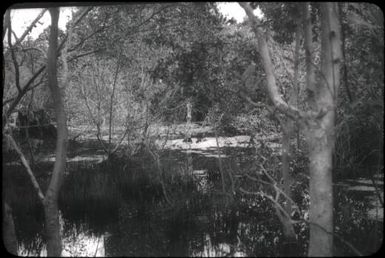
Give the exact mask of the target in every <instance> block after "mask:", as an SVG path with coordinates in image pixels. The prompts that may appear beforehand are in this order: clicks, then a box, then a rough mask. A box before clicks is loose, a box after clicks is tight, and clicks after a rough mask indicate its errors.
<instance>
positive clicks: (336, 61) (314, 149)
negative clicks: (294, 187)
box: [307, 3, 341, 257]
mask: <svg viewBox="0 0 385 258" xmlns="http://www.w3.org/2000/svg"><path fill="white" fill-rule="evenodd" d="M321 28H322V32H321V73H322V74H321V76H320V78H318V82H317V86H316V87H315V92H314V96H315V101H314V102H313V103H314V107H313V108H315V109H316V110H321V109H323V110H325V111H326V114H325V115H323V116H320V117H316V118H315V119H314V120H313V121H310V123H309V126H308V130H307V141H308V143H309V160H310V200H311V201H310V212H309V214H310V218H309V219H310V243H309V253H308V255H309V256H322V257H324V256H332V255H333V230H334V228H333V182H332V156H333V148H334V142H335V125H334V119H335V109H336V100H337V92H338V87H339V81H340V70H339V68H340V62H341V40H340V27H339V19H338V5H337V3H322V4H321Z"/></svg>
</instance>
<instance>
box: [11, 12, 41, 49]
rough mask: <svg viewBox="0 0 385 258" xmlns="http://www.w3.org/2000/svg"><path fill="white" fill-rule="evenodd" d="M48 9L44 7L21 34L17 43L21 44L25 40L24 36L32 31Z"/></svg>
mask: <svg viewBox="0 0 385 258" xmlns="http://www.w3.org/2000/svg"><path fill="white" fill-rule="evenodd" d="M46 11H47V9H43V10H42V11H41V12H40V13H39V15H38V16H37V17H36V18H35V20H33V22H32V23H31V25H29V26H28V28H27V29H26V30H25V31H24V33H23V34H22V35H21V37H20V38H19V39H18V40H17V41H16V43H15V45H18V44H21V42H22V41H23V40H24V38H25V37H26V36H27V35H28V34H29V33H30V32H31V31H32V29H33V27H35V25H36V23H37V22H38V21H39V20H40V19H41V17H43V15H44V13H45V12H46Z"/></svg>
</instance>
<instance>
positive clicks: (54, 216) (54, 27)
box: [44, 8, 67, 256]
mask: <svg viewBox="0 0 385 258" xmlns="http://www.w3.org/2000/svg"><path fill="white" fill-rule="evenodd" d="M49 12H50V14H51V32H50V37H49V47H48V56H47V75H48V85H49V89H50V91H51V94H52V98H53V102H54V103H55V115H56V121H57V141H56V161H55V165H54V169H53V172H52V177H51V181H50V183H49V186H48V189H47V192H46V195H45V200H44V212H45V223H46V224H45V227H46V237H47V255H48V256H60V255H61V251H62V246H61V236H60V223H59V210H58V202H57V201H58V196H59V191H60V187H61V183H62V179H63V174H64V170H65V164H66V150H67V118H66V113H65V110H64V104H63V99H62V96H61V92H60V88H59V87H58V80H57V71H56V69H57V47H58V43H57V42H58V20H59V9H58V8H50V9H49Z"/></svg>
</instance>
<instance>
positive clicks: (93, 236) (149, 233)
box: [3, 148, 382, 256]
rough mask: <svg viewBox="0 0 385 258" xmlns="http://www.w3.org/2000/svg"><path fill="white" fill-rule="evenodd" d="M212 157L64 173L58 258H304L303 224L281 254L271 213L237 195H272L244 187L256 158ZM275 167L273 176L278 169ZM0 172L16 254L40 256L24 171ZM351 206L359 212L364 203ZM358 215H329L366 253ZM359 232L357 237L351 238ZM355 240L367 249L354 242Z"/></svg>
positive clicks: (37, 221)
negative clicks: (244, 191)
mask: <svg viewBox="0 0 385 258" xmlns="http://www.w3.org/2000/svg"><path fill="white" fill-rule="evenodd" d="M216 154H217V152H216V151H215V150H213V151H212V153H211V154H210V155H208V154H207V153H206V155H202V153H197V152H195V153H194V152H192V153H186V152H182V151H176V150H169V151H165V152H163V153H162V154H161V155H160V159H159V161H160V162H159V164H157V162H155V161H154V159H153V156H151V155H150V154H146V153H143V154H142V155H140V157H137V158H133V159H131V160H124V161H122V160H121V159H116V160H113V161H110V162H109V163H106V162H104V163H101V164H92V163H91V162H79V163H76V164H72V165H70V166H68V171H67V173H66V175H65V180H64V184H63V186H62V190H61V195H60V200H59V207H60V221H61V226H62V234H63V249H64V250H63V255H64V256H282V255H287V254H292V255H299V256H304V255H306V251H307V241H308V227H307V225H306V223H305V222H304V223H297V224H296V225H295V231H296V233H297V236H298V239H297V240H298V241H297V242H298V243H297V244H296V245H295V246H291V247H290V250H288V247H287V244H285V243H284V241H283V238H282V229H281V225H280V222H279V220H278V218H277V216H276V215H275V209H274V207H273V205H272V203H271V202H270V201H269V200H267V199H266V198H263V197H261V196H260V195H247V194H242V193H241V192H240V191H239V189H240V188H242V189H247V190H248V191H264V192H267V193H268V192H269V191H271V190H269V189H264V188H263V186H261V185H259V184H258V183H256V182H254V181H251V180H250V179H248V178H247V177H245V173H248V174H250V175H253V173H254V174H255V175H257V174H258V173H257V164H256V162H258V159H255V149H248V148H227V149H222V153H221V162H219V160H218V158H217V157H216ZM271 162H272V161H271ZM275 163H276V166H279V160H278V159H277V160H275ZM220 167H221V169H219V168H220ZM5 168H6V169H5V170H4V171H6V172H5V173H4V175H3V186H4V190H3V198H6V199H7V200H8V201H9V203H10V206H11V207H12V208H13V214H14V219H15V226H16V232H17V237H18V241H19V254H20V255H28V256H31V255H44V254H46V253H45V252H46V251H45V241H44V230H43V224H44V214H43V209H42V207H41V204H40V203H39V201H38V199H37V197H36V194H35V191H34V189H33V188H32V186H31V183H30V181H29V179H28V177H27V175H26V173H25V171H24V168H23V167H21V166H6V167H5ZM51 169H52V163H41V164H39V165H37V166H36V167H35V168H34V171H35V173H36V176H37V178H38V181H39V183H40V184H41V186H42V188H43V191H44V190H45V189H44V188H45V187H46V185H47V183H48V179H49V177H48V176H47V171H50V170H51ZM221 171H222V172H221ZM302 181H303V182H300V181H299V182H298V184H297V185H296V188H295V191H294V197H295V201H296V202H297V204H298V208H297V216H302V217H306V216H307V214H306V212H307V209H308V204H309V198H308V195H307V191H306V187H305V185H306V184H307V182H306V180H305V179H303V180H302ZM339 196H341V197H339ZM336 198H337V203H338V202H339V200H340V201H341V202H344V203H349V202H350V201H351V200H352V198H354V196H353V195H349V194H348V192H346V193H345V192H343V194H339V195H338V196H337V197H336ZM357 203H358V202H357ZM359 203H361V204H362V205H364V206H365V201H363V200H361V202H359ZM361 204H360V205H361ZM357 205H358V204H357ZM364 206H362V207H361V206H360V207H359V208H357V210H355V212H356V213H357V218H361V221H360V222H359V224H357V225H355V224H354V223H353V222H349V221H348V220H347V219H345V217H343V216H342V215H341V214H342V213H343V212H344V210H343V208H337V209H336V218H338V221H337V223H339V227H338V228H339V230H340V232H344V231H346V232H348V231H347V230H348V229H349V230H350V231H349V232H350V233H347V234H348V235H349V234H350V236H351V235H352V233H353V234H356V235H353V236H352V237H350V239H349V241H350V242H353V243H356V242H357V243H359V245H360V246H356V247H357V248H358V249H359V250H360V251H363V252H364V253H370V252H373V251H376V249H377V248H378V246H379V244H381V242H382V222H376V221H375V220H369V219H365V218H364V217H365V216H366V215H365V214H366V213H365V212H367V209H368V208H367V207H366V206H365V207H364ZM341 207H343V205H341ZM354 207H355V206H354ZM360 216H361V217H360ZM362 225H364V227H365V228H364V229H360V227H361V226H362ZM369 228H370V229H371V231H370V233H368V231H367V230H368V229H369ZM378 228H379V230H377V229H378ZM363 232H366V233H365V234H367V236H368V237H372V238H371V240H366V239H368V238H363V237H362V236H363V235H362V234H363ZM341 234H342V235H343V233H341ZM370 234H371V235H370ZM356 238H357V239H356ZM363 239H364V240H363ZM373 239H374V240H373ZM368 245H370V246H368ZM336 246H337V247H336V248H337V249H338V250H337V252H339V254H342V255H350V254H351V251H350V250H349V248H347V247H346V246H345V245H343V244H341V243H336ZM361 246H362V247H361ZM288 252H291V253H288Z"/></svg>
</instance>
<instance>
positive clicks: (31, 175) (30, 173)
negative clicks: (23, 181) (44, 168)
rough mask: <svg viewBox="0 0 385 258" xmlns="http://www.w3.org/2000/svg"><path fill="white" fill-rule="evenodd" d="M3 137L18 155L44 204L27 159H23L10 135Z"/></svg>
mask: <svg viewBox="0 0 385 258" xmlns="http://www.w3.org/2000/svg"><path fill="white" fill-rule="evenodd" d="M4 135H5V137H6V138H7V139H8V140H9V142H10V143H11V144H12V147H13V149H14V150H15V151H16V152H17V154H19V156H20V159H21V162H22V163H23V165H24V167H25V168H26V170H27V173H28V175H29V178H30V179H31V182H32V185H33V187H34V188H35V189H36V192H37V195H38V197H39V199H40V201H41V202H42V203H44V194H43V192H42V191H41V189H40V186H39V183H38V182H37V180H36V177H35V176H34V174H33V172H32V169H31V167H30V166H29V164H28V161H27V159H26V158H25V156H24V154H23V152H22V151H21V150H20V148H19V146H18V145H17V143H16V141H15V140H14V139H13V137H12V136H11V135H10V134H4Z"/></svg>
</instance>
